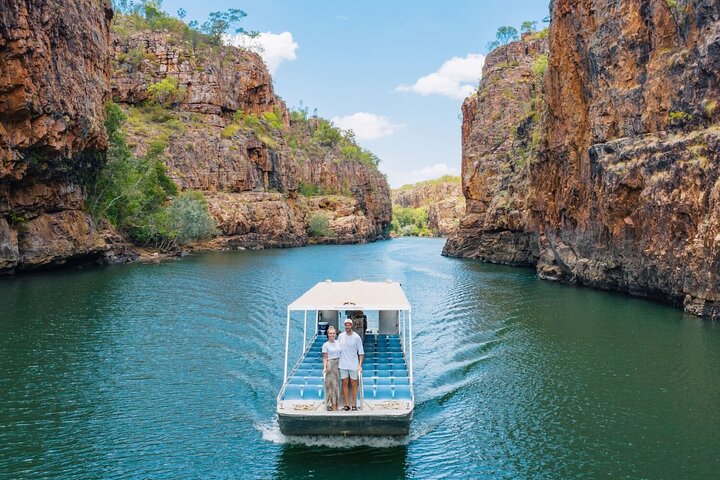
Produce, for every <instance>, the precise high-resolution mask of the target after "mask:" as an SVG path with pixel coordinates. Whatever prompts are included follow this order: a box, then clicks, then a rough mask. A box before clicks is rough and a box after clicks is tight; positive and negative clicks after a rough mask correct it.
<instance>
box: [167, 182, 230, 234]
mask: <svg viewBox="0 0 720 480" xmlns="http://www.w3.org/2000/svg"><path fill="white" fill-rule="evenodd" d="M162 224H163V227H164V231H165V232H167V234H168V235H169V237H170V238H171V239H173V240H174V241H175V242H177V243H178V244H180V245H185V244H188V243H190V242H192V241H195V240H201V239H207V238H211V237H214V236H215V235H216V234H217V229H216V226H215V220H214V219H213V218H212V217H211V216H210V215H209V214H208V206H207V200H205V196H204V195H203V194H202V193H200V192H183V193H181V194H180V195H178V196H177V197H175V198H174V199H173V200H172V202H171V203H170V205H168V206H167V208H166V209H165V211H164V212H163V215H162Z"/></svg>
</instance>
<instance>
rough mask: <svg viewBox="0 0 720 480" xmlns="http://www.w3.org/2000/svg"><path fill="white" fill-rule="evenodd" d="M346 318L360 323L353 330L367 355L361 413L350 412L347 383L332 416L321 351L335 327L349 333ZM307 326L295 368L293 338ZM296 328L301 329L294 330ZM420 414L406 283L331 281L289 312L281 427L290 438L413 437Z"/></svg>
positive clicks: (279, 408)
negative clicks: (346, 401) (291, 357)
mask: <svg viewBox="0 0 720 480" xmlns="http://www.w3.org/2000/svg"><path fill="white" fill-rule="evenodd" d="M300 312H302V314H300ZM308 313H310V318H311V323H312V324H311V326H310V328H311V329H310V330H309V329H308ZM345 318H351V319H352V320H353V331H354V332H355V333H357V334H358V335H360V336H361V337H362V339H363V349H364V350H365V357H364V362H363V364H362V370H363V371H362V374H361V375H359V378H358V380H359V386H358V398H357V406H358V410H357V411H343V409H342V407H343V406H344V400H343V395H342V384H341V392H340V410H339V411H328V410H327V407H326V405H325V401H324V400H325V387H324V381H323V376H322V375H323V373H322V370H323V360H322V345H323V343H325V342H326V341H327V336H326V333H327V329H328V328H329V326H331V325H332V326H333V327H335V329H336V330H337V332H338V334H339V333H341V332H343V331H345V330H344V322H345ZM300 321H302V322H303V328H302V332H303V337H302V353H301V354H300V358H299V359H298V361H297V362H296V363H295V365H294V366H293V367H292V368H288V366H289V365H288V354H289V351H290V346H291V338H290V337H291V332H292V331H297V332H298V333H299V330H300V328H299V324H297V322H300ZM293 322H296V324H295V325H296V327H295V328H291V324H293ZM296 336H299V335H296ZM296 341H297V344H296V347H295V350H298V349H299V340H296ZM414 408H415V395H414V393H413V363H412V312H411V308H410V303H409V302H408V300H407V297H406V296H405V293H404V292H403V290H402V287H401V286H400V283H398V282H392V281H389V280H388V281H385V282H365V281H362V280H355V281H352V282H332V281H330V280H326V281H324V282H320V283H318V284H317V285H315V286H314V287H312V288H311V289H310V290H308V291H307V292H305V293H304V294H303V295H302V296H301V297H300V298H298V299H297V300H295V301H294V302H292V303H291V304H290V305H289V306H288V309H287V322H286V326H285V364H284V369H283V386H282V388H281V389H280V393H279V394H278V397H277V415H278V423H279V426H280V431H281V432H282V433H283V434H285V435H371V436H378V435H383V436H384V435H393V436H395V435H407V434H408V432H409V429H410V421H411V420H412V415H413V409H414Z"/></svg>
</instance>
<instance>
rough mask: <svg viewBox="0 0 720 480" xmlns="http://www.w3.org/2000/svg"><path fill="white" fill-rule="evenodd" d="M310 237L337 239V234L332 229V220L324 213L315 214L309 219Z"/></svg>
mask: <svg viewBox="0 0 720 480" xmlns="http://www.w3.org/2000/svg"><path fill="white" fill-rule="evenodd" d="M307 231H308V235H309V236H310V237H315V238H318V237H336V236H337V233H336V232H335V231H334V230H333V229H332V227H330V219H329V218H328V216H327V215H326V214H324V213H323V212H313V213H312V214H311V215H310V218H309V219H308V227H307Z"/></svg>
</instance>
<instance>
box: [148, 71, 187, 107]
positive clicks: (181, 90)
mask: <svg viewBox="0 0 720 480" xmlns="http://www.w3.org/2000/svg"><path fill="white" fill-rule="evenodd" d="M147 91H148V95H150V99H151V100H153V101H154V102H156V103H158V104H159V105H162V106H163V107H166V108H169V107H172V106H173V105H174V104H176V103H179V102H181V101H182V100H183V99H184V98H185V94H186V93H187V91H186V90H185V87H183V86H178V80H177V78H172V77H165V78H163V79H162V80H160V81H159V82H157V83H153V84H152V85H150V86H149V87H148V89H147Z"/></svg>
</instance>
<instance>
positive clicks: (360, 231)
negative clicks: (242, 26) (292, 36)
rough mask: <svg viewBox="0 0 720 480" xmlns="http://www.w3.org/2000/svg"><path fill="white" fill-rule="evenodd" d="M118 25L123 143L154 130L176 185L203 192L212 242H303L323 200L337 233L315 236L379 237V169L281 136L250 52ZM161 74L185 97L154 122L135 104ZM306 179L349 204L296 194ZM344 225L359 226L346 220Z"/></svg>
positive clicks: (137, 145)
mask: <svg viewBox="0 0 720 480" xmlns="http://www.w3.org/2000/svg"><path fill="white" fill-rule="evenodd" d="M115 30H116V33H115V36H114V44H115V75H114V79H113V84H112V90H113V97H114V100H115V101H116V102H118V103H120V104H121V105H123V106H125V107H126V111H127V112H128V113H129V116H130V119H129V121H128V122H127V125H126V131H127V133H128V139H129V142H130V144H131V145H132V147H133V149H134V150H135V152H136V153H137V154H139V155H142V154H143V153H144V152H145V150H146V149H147V148H148V146H149V145H150V144H151V143H152V142H153V141H155V140H157V139H158V138H160V139H162V140H163V142H164V143H166V144H167V147H166V150H165V152H164V154H163V161H164V163H165V164H166V166H167V168H168V173H169V175H170V176H171V177H172V178H173V180H174V181H175V182H176V183H177V184H178V186H179V187H180V188H181V189H191V190H200V191H203V192H205V196H206V198H207V200H208V202H209V204H210V211H211V213H212V214H213V216H214V217H215V219H216V220H217V221H218V224H219V227H220V231H221V233H222V235H223V236H224V237H227V238H226V239H222V238H221V239H218V240H217V241H216V242H214V243H213V244H222V246H223V248H225V247H233V246H237V247H243V248H259V247H264V246H298V245H303V244H305V243H307V242H308V236H307V233H306V231H305V228H304V227H303V225H306V223H305V222H306V221H307V218H308V212H307V209H310V210H312V209H317V210H322V211H323V212H326V211H327V210H328V205H335V206H338V208H339V210H338V211H334V212H331V215H330V216H331V218H332V219H333V222H332V226H333V228H336V227H337V229H338V231H337V232H336V233H337V235H336V236H334V237H332V238H325V239H316V240H318V241H323V242H328V243H329V242H331V241H332V242H341V241H342V242H345V243H348V242H353V241H355V242H362V241H369V240H375V239H378V238H382V237H383V236H384V235H385V230H386V227H387V225H389V223H390V220H391V214H392V213H391V205H390V195H389V187H388V185H387V181H386V180H385V178H384V176H383V175H382V174H380V173H379V172H378V171H377V169H376V168H372V167H369V166H367V165H364V164H361V163H359V162H354V161H346V160H344V159H343V157H342V155H341V152H340V151H339V149H332V148H327V149H324V150H322V151H320V152H319V154H318V155H306V154H303V153H302V152H298V151H296V150H294V149H292V148H290V147H289V146H288V144H287V141H286V138H285V136H286V135H287V131H288V129H289V127H290V122H289V113H288V109H287V107H286V106H285V103H284V102H283V101H282V100H281V99H280V98H279V97H277V96H276V95H275V93H274V90H273V87H272V79H271V77H270V75H269V73H268V71H267V69H266V67H265V65H264V64H263V62H262V59H261V58H260V57H259V56H258V55H257V54H256V53H253V52H249V51H245V50H240V49H237V48H232V47H221V48H219V49H218V53H217V55H215V56H210V55H203V54H201V53H202V52H193V51H192V50H189V49H188V46H187V45H184V44H183V43H182V42H177V41H173V40H172V36H171V35H170V34H168V33H167V32H166V33H158V32H152V31H144V30H143V31H137V32H134V33H127V32H126V31H123V30H122V29H118V28H116V29H115ZM165 78H171V79H174V80H175V81H176V84H177V88H178V91H181V92H183V93H182V98H179V99H176V100H177V101H176V102H174V104H173V105H172V109H169V110H168V111H167V112H166V113H167V114H168V115H169V117H170V118H168V119H163V121H160V122H155V121H153V120H152V119H148V118H146V117H147V116H148V115H147V114H144V113H143V111H142V108H139V107H140V106H141V105H142V104H143V102H144V101H146V100H147V99H148V89H149V87H150V86H151V85H153V84H155V83H157V82H159V81H162V80H163V79H165ZM238 114H239V115H241V117H242V115H253V116H255V117H261V116H262V115H263V114H272V115H274V116H275V117H277V118H279V119H280V121H281V123H282V128H281V129H267V130H268V131H264V132H261V133H258V132H256V131H253V130H252V129H248V128H243V127H242V125H241V124H242V120H238V117H237V115H238ZM168 120H170V122H168ZM168 125H170V128H168ZM283 130H284V131H283ZM336 150H337V151H336ZM303 183H304V184H311V185H315V186H316V187H318V190H320V191H323V192H326V193H336V194H337V193H343V194H345V195H347V196H348V197H349V198H348V199H347V200H348V202H339V203H338V202H337V201H335V200H332V199H326V200H327V201H326V202H325V206H324V207H320V206H319V205H320V203H323V202H316V201H311V200H305V199H302V198H300V199H299V198H298V197H299V195H298V193H297V190H298V186H299V184H303ZM278 194H279V195H278ZM278 202H280V203H282V204H283V205H280V203H278ZM341 204H342V208H340V205H341ZM347 204H352V205H354V208H353V209H352V211H347V208H346V207H347ZM301 207H302V208H301ZM341 212H343V213H344V214H343V215H340V213H341ZM341 217H342V219H341ZM253 222H254V223H253ZM358 222H359V223H358ZM351 224H353V225H354V224H358V225H357V228H354V227H353V228H349V227H348V225H351ZM360 224H362V227H361V226H360ZM366 224H367V225H369V227H368V226H367V225H366ZM239 226H242V227H239ZM350 232H352V233H350ZM243 237H244V238H243Z"/></svg>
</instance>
